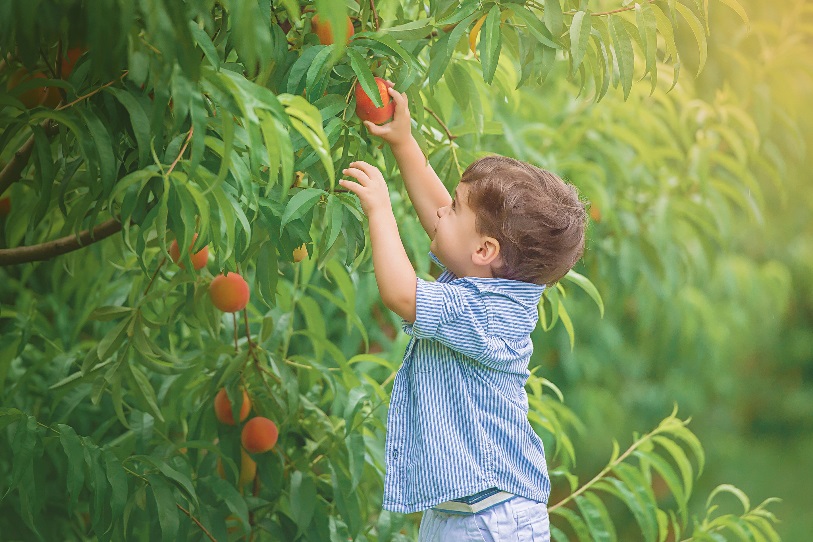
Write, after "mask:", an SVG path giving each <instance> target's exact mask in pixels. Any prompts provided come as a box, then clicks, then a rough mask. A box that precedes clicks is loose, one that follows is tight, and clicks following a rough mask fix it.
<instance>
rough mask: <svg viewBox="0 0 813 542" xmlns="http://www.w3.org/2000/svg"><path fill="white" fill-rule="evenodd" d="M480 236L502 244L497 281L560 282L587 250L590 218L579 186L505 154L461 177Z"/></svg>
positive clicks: (482, 161) (485, 160) (484, 161)
mask: <svg viewBox="0 0 813 542" xmlns="http://www.w3.org/2000/svg"><path fill="white" fill-rule="evenodd" d="M460 182H461V183H466V186H467V188H468V205H469V206H470V207H471V208H472V209H473V210H474V213H475V215H476V217H477V218H476V222H475V224H476V227H477V233H479V234H480V235H489V236H491V237H494V238H495V239H497V241H499V243H500V255H501V256H502V261H503V264H502V266H500V267H499V268H495V269H493V270H492V272H493V273H494V276H495V277H499V278H505V279H512V280H521V281H524V282H531V283H534V284H546V285H552V284H555V283H556V282H557V281H558V280H559V279H561V278H562V277H563V276H565V275H566V274H567V272H568V271H570V269H571V268H572V267H573V266H574V265H576V262H577V261H579V258H581V256H582V254H583V252H584V235H585V226H586V222H587V215H586V212H585V206H584V204H583V203H582V202H581V201H580V200H579V194H578V191H577V190H576V187H575V186H573V185H571V184H568V183H566V182H565V181H563V180H562V179H560V178H559V177H558V176H557V175H555V174H553V173H551V172H549V171H545V170H544V169H540V168H538V167H536V166H532V165H531V164H528V163H525V162H522V161H520V160H515V159H514V158H508V157H505V156H500V155H493V156H486V157H484V158H480V159H479V160H476V161H475V162H473V163H472V164H471V165H470V166H469V167H468V168H466V171H465V172H464V173H463V177H462V178H461V179H460Z"/></svg>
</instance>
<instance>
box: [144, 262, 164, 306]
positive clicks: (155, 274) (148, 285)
mask: <svg viewBox="0 0 813 542" xmlns="http://www.w3.org/2000/svg"><path fill="white" fill-rule="evenodd" d="M166 261H167V259H166V257H164V258H163V259H162V260H161V263H159V264H158V269H156V270H155V273H153V275H152V278H151V279H150V283H149V284H147V287H146V288H145V289H144V293H143V294H141V297H144V296H146V295H147V292H149V291H150V288H152V283H153V281H154V280H155V277H157V276H158V272H159V271H160V270H161V268H162V267H164V263H166Z"/></svg>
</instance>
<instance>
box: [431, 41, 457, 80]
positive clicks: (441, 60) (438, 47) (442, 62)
mask: <svg viewBox="0 0 813 542" xmlns="http://www.w3.org/2000/svg"><path fill="white" fill-rule="evenodd" d="M449 36H450V35H449V34H443V35H442V36H441V37H440V39H439V40H437V41H436V42H435V43H433V44H432V47H430V48H429V71H428V74H427V79H428V82H429V88H430V89H432V88H434V86H435V84H437V82H438V81H440V78H441V77H443V74H444V73H445V72H446V67H447V66H448V65H449V60H451V58H452V54H451V53H449V49H448V47H447V45H448V43H449Z"/></svg>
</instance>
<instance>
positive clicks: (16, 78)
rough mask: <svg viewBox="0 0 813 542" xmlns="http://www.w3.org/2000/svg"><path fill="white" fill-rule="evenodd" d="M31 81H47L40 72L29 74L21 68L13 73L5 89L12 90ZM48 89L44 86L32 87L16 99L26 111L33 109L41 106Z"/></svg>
mask: <svg viewBox="0 0 813 542" xmlns="http://www.w3.org/2000/svg"><path fill="white" fill-rule="evenodd" d="M32 79H47V77H45V75H44V74H43V73H41V72H36V73H33V74H32V73H30V72H29V71H28V70H26V69H25V68H21V69H19V70H17V71H16V72H14V73H13V74H12V76H11V78H9V80H8V85H7V87H6V88H7V89H8V90H9V91H11V90H13V89H14V88H15V87H16V86H17V85H19V84H21V83H25V82H26V81H30V80H32ZM48 88H49V87H46V86H40V87H34V88H30V89H28V90H26V91H25V92H23V93H22V94H20V95H18V96H17V99H18V100H20V101H21V102H23V105H24V106H25V107H26V108H28V109H33V108H35V107H37V106H38V105H41V104H42V102H44V101H45V99H46V98H47V97H48Z"/></svg>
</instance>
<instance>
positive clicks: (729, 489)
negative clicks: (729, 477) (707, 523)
mask: <svg viewBox="0 0 813 542" xmlns="http://www.w3.org/2000/svg"><path fill="white" fill-rule="evenodd" d="M721 493H729V494H731V495H734V496H735V497H736V498H737V499H738V500H739V501H740V504H742V509H743V513H748V511H749V510H751V501H750V500H749V499H748V495H746V494H745V493H744V492H743V491H742V490H741V489H739V488H738V487H736V486H733V485H731V484H720V485H718V486H717V487H715V488H714V489H713V490H712V492H711V493H710V494H709V496H708V498H707V499H706V508H711V503H712V501H713V500H714V497H716V496H717V495H719V494H721Z"/></svg>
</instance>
